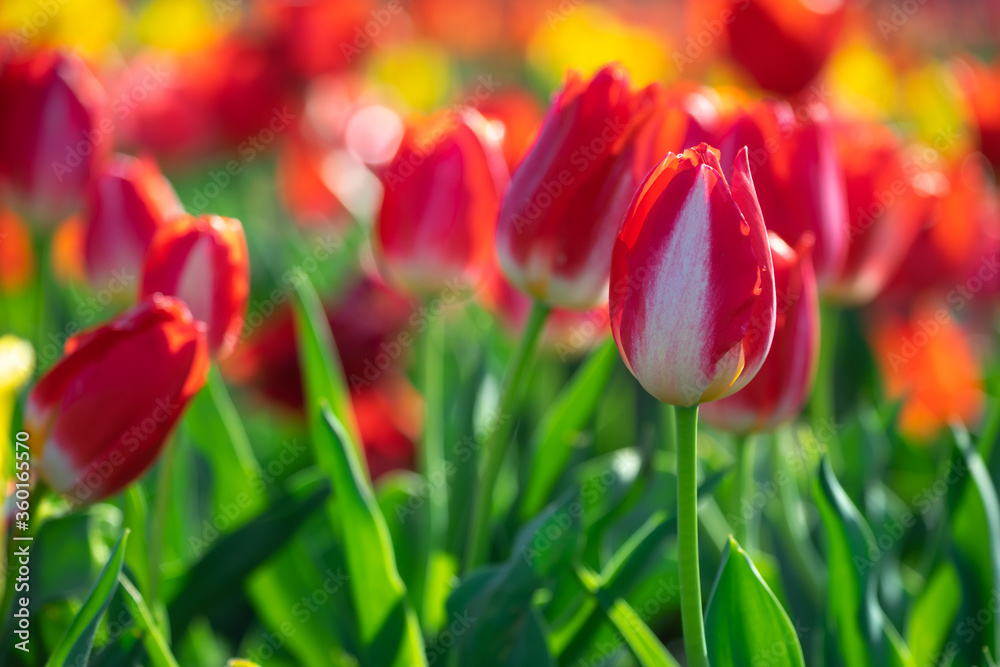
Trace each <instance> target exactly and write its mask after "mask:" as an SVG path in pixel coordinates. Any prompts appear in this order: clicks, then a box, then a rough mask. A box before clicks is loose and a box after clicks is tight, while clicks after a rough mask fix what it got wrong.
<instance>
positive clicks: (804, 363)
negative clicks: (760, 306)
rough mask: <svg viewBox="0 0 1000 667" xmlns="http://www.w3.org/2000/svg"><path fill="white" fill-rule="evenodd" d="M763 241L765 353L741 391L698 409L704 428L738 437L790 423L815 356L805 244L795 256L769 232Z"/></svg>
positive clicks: (812, 282)
mask: <svg viewBox="0 0 1000 667" xmlns="http://www.w3.org/2000/svg"><path fill="white" fill-rule="evenodd" d="M768 240H769V241H770V245H771V259H772V261H773V262H774V287H775V291H776V293H777V317H776V320H775V327H774V340H773V342H772V343H771V351H770V352H769V353H768V355H767V358H766V359H765V360H764V365H763V366H761V367H760V371H759V372H758V373H757V375H756V377H754V379H753V380H751V381H750V383H749V384H747V386H746V387H744V388H743V389H741V390H740V391H738V392H737V393H735V394H733V395H732V396H729V397H727V398H724V399H722V400H721V401H715V402H714V403H708V404H706V405H705V406H704V407H703V408H702V415H703V416H704V417H705V421H707V422H708V423H709V424H712V425H713V426H716V427H718V428H721V429H724V430H727V431H730V432H733V433H739V434H747V433H751V432H757V431H772V430H774V429H775V428H777V427H778V426H779V425H780V424H782V423H784V422H787V421H789V420H791V419H794V418H795V416H796V415H798V414H799V411H800V410H801V409H802V406H803V405H804V404H805V401H806V398H807V397H808V396H809V390H810V389H811V388H812V382H813V378H814V377H815V374H816V364H817V361H818V357H819V294H818V291H817V287H816V276H815V274H814V273H813V269H812V262H811V258H810V256H809V251H810V248H809V247H808V241H809V240H810V239H808V238H806V240H805V243H804V244H803V247H800V248H799V249H798V251H796V250H792V249H791V248H790V247H789V246H788V245H787V244H786V243H785V242H784V241H782V240H781V238H780V237H778V236H777V235H776V234H774V233H773V232H769V233H768Z"/></svg>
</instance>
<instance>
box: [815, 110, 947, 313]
mask: <svg viewBox="0 0 1000 667" xmlns="http://www.w3.org/2000/svg"><path fill="white" fill-rule="evenodd" d="M836 133H837V151H838V154H839V155H840V162H841V165H842V168H843V170H844V182H845V186H846V191H847V210H848V217H849V220H850V234H849V238H848V250H847V259H846V261H845V263H844V266H843V269H842V270H841V272H840V275H839V276H838V277H837V279H836V280H835V281H834V283H833V284H832V285H831V286H830V288H829V289H828V290H827V293H829V294H830V295H831V296H833V297H834V298H836V299H837V300H839V301H841V302H844V303H847V304H851V305H860V304H864V303H867V302H869V301H871V300H872V299H873V298H874V297H875V296H876V295H878V294H879V292H881V291H882V289H883V288H884V287H885V284H886V282H887V281H888V280H889V279H890V278H891V277H892V275H893V273H895V272H896V270H897V269H898V268H899V265H900V263H901V262H902V260H903V257H904V256H905V255H906V252H907V250H909V248H910V245H911V244H912V243H913V240H914V239H915V238H916V236H917V233H918V232H919V231H920V225H921V224H922V222H923V221H924V220H925V219H926V217H927V211H928V208H929V207H930V205H931V204H932V201H933V200H932V198H931V196H932V195H934V194H935V193H939V192H941V191H942V188H943V181H944V176H943V175H942V174H941V173H940V172H937V171H936V170H934V169H932V168H931V167H932V165H931V164H930V163H928V162H926V161H924V160H922V159H921V155H920V153H918V154H917V155H916V157H913V156H910V155H908V154H907V152H906V151H905V150H904V148H903V145H902V143H901V141H900V140H899V138H898V137H897V136H896V135H895V134H894V133H893V131H892V130H891V129H890V128H888V127H887V126H885V125H881V124H879V123H873V122H867V121H841V122H839V123H838V124H837V126H836ZM935 155H936V154H935Z"/></svg>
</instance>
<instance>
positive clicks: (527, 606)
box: [431, 490, 583, 667]
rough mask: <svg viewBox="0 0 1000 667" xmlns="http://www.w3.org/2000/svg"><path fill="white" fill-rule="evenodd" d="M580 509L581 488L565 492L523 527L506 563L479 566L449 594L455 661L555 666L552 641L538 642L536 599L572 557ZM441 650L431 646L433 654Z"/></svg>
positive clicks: (478, 665) (481, 665)
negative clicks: (549, 643)
mask: <svg viewBox="0 0 1000 667" xmlns="http://www.w3.org/2000/svg"><path fill="white" fill-rule="evenodd" d="M582 513H583V507H582V503H581V501H580V495H579V492H578V491H576V490H573V491H571V492H568V493H566V494H564V495H563V496H562V497H561V498H560V500H558V501H557V502H555V503H553V504H551V505H549V506H548V507H546V508H545V509H544V510H543V511H542V512H541V513H540V514H539V515H538V516H537V517H535V519H533V520H532V521H531V522H530V523H529V524H527V525H526V526H525V527H524V528H522V529H521V531H520V532H519V533H518V535H517V538H516V539H515V541H514V545H513V548H512V549H511V555H510V558H509V559H508V560H507V561H506V562H505V563H503V564H501V565H494V566H490V567H486V568H481V569H478V570H475V571H474V572H473V573H472V574H471V575H469V576H468V577H467V578H466V579H465V581H463V582H462V584H461V585H460V586H459V587H458V588H457V589H456V590H455V591H454V592H453V593H452V594H451V597H449V598H448V614H449V621H450V624H449V629H451V631H452V632H451V634H452V635H454V639H455V646H454V648H453V651H454V655H453V657H454V659H455V660H456V662H455V664H458V665H463V666H464V665H470V666H473V665H474V666H475V667H501V666H502V667H513V666H514V665H522V664H530V665H543V666H544V665H553V664H555V662H554V660H553V657H552V655H551V654H550V652H549V648H548V643H547V642H546V641H542V642H540V641H539V632H540V631H541V628H542V620H541V618H540V617H539V616H538V613H537V610H536V609H535V607H534V605H533V602H532V601H533V598H534V596H535V593H536V592H537V591H538V590H539V589H541V588H543V587H544V586H546V585H548V584H550V583H551V582H552V581H553V580H554V579H555V577H556V576H557V575H558V574H560V573H561V572H562V570H563V569H564V568H566V567H568V566H569V564H570V562H571V561H572V559H573V557H574V555H575V553H576V552H577V550H578V547H579V542H580V536H581V534H582V531H581V524H580V517H581V515H582ZM542 636H544V634H543V635H542ZM437 648H438V647H437V646H433V645H432V651H431V654H432V655H433V654H434V652H435V650H436V649H437Z"/></svg>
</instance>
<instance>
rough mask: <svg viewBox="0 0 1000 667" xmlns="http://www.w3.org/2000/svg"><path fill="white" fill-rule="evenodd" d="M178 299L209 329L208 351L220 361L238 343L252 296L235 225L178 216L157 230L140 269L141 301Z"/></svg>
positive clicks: (238, 228) (204, 217)
mask: <svg viewBox="0 0 1000 667" xmlns="http://www.w3.org/2000/svg"><path fill="white" fill-rule="evenodd" d="M156 293H161V294H165V295H168V296H176V297H178V298H180V299H182V300H183V301H184V303H186V304H187V306H188V308H190V309H191V314H192V316H194V318H195V319H196V320H199V321H201V322H204V323H205V324H207V325H208V347H209V350H211V352H212V355H213V356H215V357H216V358H218V359H220V360H221V359H223V358H225V357H226V356H228V355H229V354H230V353H231V352H232V351H233V349H234V348H235V347H236V343H237V342H238V341H239V334H240V328H241V327H242V326H243V317H244V314H245V312H246V308H247V299H248V297H249V294H250V266H249V263H248V259H247V244H246V238H245V237H244V236H243V227H242V226H241V225H240V223H239V221H238V220H234V219H233V218H222V217H219V216H217V215H202V216H198V217H197V218H195V217H192V216H188V215H186V216H182V217H180V218H175V219H174V220H173V221H171V222H169V223H167V224H165V225H163V226H161V227H160V229H159V231H157V233H156V235H155V236H154V237H153V241H152V243H150V246H149V250H148V251H147V253H146V260H145V262H144V264H143V269H142V288H141V294H142V296H144V297H146V296H150V295H153V294H156Z"/></svg>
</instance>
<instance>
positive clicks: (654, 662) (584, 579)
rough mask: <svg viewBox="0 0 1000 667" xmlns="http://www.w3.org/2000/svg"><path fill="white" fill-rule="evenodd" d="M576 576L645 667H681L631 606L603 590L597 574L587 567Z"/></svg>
mask: <svg viewBox="0 0 1000 667" xmlns="http://www.w3.org/2000/svg"><path fill="white" fill-rule="evenodd" d="M576 574H577V578H578V580H579V581H580V585H581V586H583V587H584V589H585V590H586V591H588V592H589V593H590V594H591V595H593V596H594V598H595V599H596V600H597V602H598V604H599V605H600V608H601V609H602V610H603V611H604V613H605V614H607V616H608V620H610V621H611V623H612V624H613V625H614V626H615V628H616V629H617V630H618V632H620V633H621V635H622V638H623V639H624V640H625V643H626V644H628V647H629V649H630V650H631V651H632V654H633V655H634V656H635V658H636V660H638V661H639V664H640V665H642V667H680V665H679V664H678V662H677V660H675V659H674V656H672V655H670V651H668V650H667V649H666V647H665V646H664V645H663V644H661V643H660V640H659V639H658V638H657V637H656V635H655V634H654V633H653V631H652V630H650V629H649V626H647V625H646V623H645V622H644V621H643V620H642V618H640V617H639V615H638V614H637V613H635V610H634V609H632V607H631V606H630V605H629V603H628V602H626V601H625V600H623V599H622V598H620V597H615V596H613V595H609V594H608V591H607V590H605V589H603V588H602V584H601V578H600V577H599V576H598V575H597V574H595V573H593V572H591V571H590V570H588V569H587V568H586V567H584V566H583V565H578V566H577V567H576Z"/></svg>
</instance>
